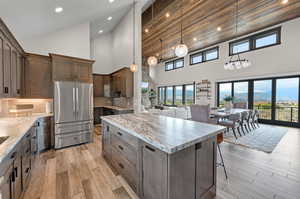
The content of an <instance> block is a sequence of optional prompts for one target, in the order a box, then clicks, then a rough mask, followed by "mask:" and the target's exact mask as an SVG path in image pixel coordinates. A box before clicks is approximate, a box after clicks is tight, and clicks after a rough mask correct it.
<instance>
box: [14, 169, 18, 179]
mask: <svg viewBox="0 0 300 199" xmlns="http://www.w3.org/2000/svg"><path fill="white" fill-rule="evenodd" d="M15 176H16V178H17V177H18V167H15Z"/></svg>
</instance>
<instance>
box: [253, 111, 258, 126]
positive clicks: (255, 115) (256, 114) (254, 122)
mask: <svg viewBox="0 0 300 199" xmlns="http://www.w3.org/2000/svg"><path fill="white" fill-rule="evenodd" d="M258 118H259V110H257V109H255V110H253V116H252V124H253V126H254V127H256V126H257V128H259V123H258ZM255 125H256V126H255Z"/></svg>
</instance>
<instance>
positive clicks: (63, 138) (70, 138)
mask: <svg viewBox="0 0 300 199" xmlns="http://www.w3.org/2000/svg"><path fill="white" fill-rule="evenodd" d="M91 140H92V133H91V132H89V131H86V132H80V133H71V134H66V135H56V136H55V147H56V148H62V147H66V146H71V145H77V144H83V143H87V142H90V141H91Z"/></svg>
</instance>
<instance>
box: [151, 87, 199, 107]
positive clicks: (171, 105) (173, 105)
mask: <svg viewBox="0 0 300 199" xmlns="http://www.w3.org/2000/svg"><path fill="white" fill-rule="evenodd" d="M177 86H182V103H181V105H182V106H185V105H186V101H185V100H186V86H193V104H195V102H196V94H195V89H196V84H195V82H194V83H190V84H177V85H169V86H159V87H157V90H158V102H160V100H159V99H160V92H159V91H160V89H162V88H164V99H163V100H162V101H163V102H164V103H163V104H162V105H164V106H170V107H178V105H176V104H175V97H176V96H175V95H176V94H175V92H176V87H177ZM168 87H173V99H172V101H173V103H172V104H166V100H167V95H166V92H167V88H168Z"/></svg>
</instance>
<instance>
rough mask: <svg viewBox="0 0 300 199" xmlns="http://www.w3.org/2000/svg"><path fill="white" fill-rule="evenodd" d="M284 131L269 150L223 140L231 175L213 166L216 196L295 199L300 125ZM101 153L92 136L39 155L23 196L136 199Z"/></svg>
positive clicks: (298, 183)
mask: <svg viewBox="0 0 300 199" xmlns="http://www.w3.org/2000/svg"><path fill="white" fill-rule="evenodd" d="M287 129H288V132H287V134H286V135H285V136H284V137H283V139H282V140H281V142H280V143H279V144H278V146H277V147H276V148H275V150H274V151H273V153H271V154H267V153H264V152H260V151H256V150H252V149H248V148H244V147H242V146H238V145H233V144H229V143H222V144H221V149H222V153H223V157H224V161H225V164H226V167H227V172H228V177H229V179H228V180H226V179H225V175H224V172H223V168H221V167H220V168H218V169H217V196H216V197H215V199H299V195H300V189H299V187H300V129H294V128H287ZM101 151H102V149H101V135H100V136H99V135H96V134H95V136H94V141H93V143H89V144H84V145H80V146H75V147H70V148H66V149H62V150H57V151H55V150H50V151H47V152H45V153H42V154H40V155H38V157H37V158H36V161H35V165H34V171H33V172H32V178H31V181H30V183H29V187H28V190H27V191H26V192H25V194H24V199H61V198H63V199H64V198H72V199H121V198H122V199H127V198H130V199H138V197H137V196H136V194H135V193H134V192H133V191H132V189H131V188H130V186H129V185H128V184H127V182H126V181H125V180H124V179H123V178H122V177H121V176H119V174H118V173H116V172H114V171H113V170H112V169H111V167H110V166H109V165H108V164H107V162H106V161H105V160H104V159H103V157H102V155H101ZM62 187H63V188H62ZM65 187H67V188H65Z"/></svg>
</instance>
